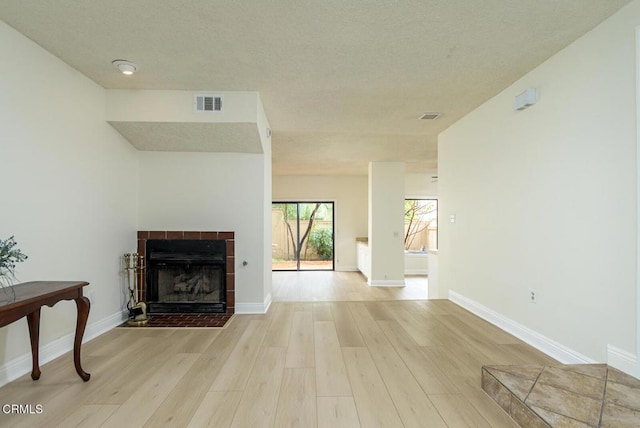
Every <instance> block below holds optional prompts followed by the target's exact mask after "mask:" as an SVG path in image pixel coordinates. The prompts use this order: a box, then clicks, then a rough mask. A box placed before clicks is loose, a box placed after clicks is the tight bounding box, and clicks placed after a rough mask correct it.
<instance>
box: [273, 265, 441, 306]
mask: <svg viewBox="0 0 640 428" xmlns="http://www.w3.org/2000/svg"><path fill="white" fill-rule="evenodd" d="M272 277H273V289H272V291H271V295H272V298H273V301H274V302H329V301H332V302H337V301H344V302H346V301H374V300H385V301H386V300H419V299H427V298H428V297H429V296H428V289H427V277H426V276H423V275H415V276H414V275H411V276H407V277H405V286H404V287H369V286H367V284H366V282H365V281H366V279H365V277H364V276H363V275H362V274H361V273H360V272H332V271H305V272H273V275H272Z"/></svg>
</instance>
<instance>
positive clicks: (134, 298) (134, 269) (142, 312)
mask: <svg viewBox="0 0 640 428" xmlns="http://www.w3.org/2000/svg"><path fill="white" fill-rule="evenodd" d="M124 271H125V274H126V276H127V288H128V290H129V300H128V301H127V309H128V310H129V321H127V323H128V324H129V325H131V326H143V325H147V324H148V323H149V317H148V316H147V304H146V303H145V302H143V301H142V290H141V289H140V276H141V275H144V257H143V256H142V255H140V254H138V253H126V254H125V255H124Z"/></svg>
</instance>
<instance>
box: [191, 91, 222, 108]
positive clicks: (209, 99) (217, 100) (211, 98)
mask: <svg viewBox="0 0 640 428" xmlns="http://www.w3.org/2000/svg"><path fill="white" fill-rule="evenodd" d="M194 107H195V111H196V112H212V113H213V112H221V111H222V97H221V96H220V95H204V94H199V95H196V96H195V100H194Z"/></svg>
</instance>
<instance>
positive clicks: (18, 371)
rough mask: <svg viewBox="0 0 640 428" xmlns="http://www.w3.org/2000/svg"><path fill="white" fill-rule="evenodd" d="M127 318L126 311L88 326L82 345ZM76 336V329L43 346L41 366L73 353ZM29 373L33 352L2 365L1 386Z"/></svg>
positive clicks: (0, 369) (0, 371) (41, 348)
mask: <svg viewBox="0 0 640 428" xmlns="http://www.w3.org/2000/svg"><path fill="white" fill-rule="evenodd" d="M127 318H128V317H127V312H126V311H123V312H116V313H115V314H112V315H109V316H108V317H106V318H103V319H101V320H99V321H96V322H93V323H91V324H87V327H86V328H85V330H84V335H83V337H82V343H85V342H88V341H89V340H91V339H94V338H96V337H98V336H100V335H101V334H104V333H106V332H107V331H109V330H111V329H112V328H114V327H117V326H119V325H120V324H122V323H123V322H125V321H126V320H127ZM75 335H76V332H75V328H74V331H73V332H72V333H69V334H66V335H64V336H62V337H61V338H59V339H56V340H53V341H51V342H49V343H47V344H45V345H41V346H40V349H39V360H40V366H42V365H44V364H46V363H48V362H49V361H52V360H54V359H56V358H58V357H59V356H60V355H63V354H65V353H67V352H69V351H72V350H73V342H74V339H75ZM27 373H31V352H28V353H26V354H23V355H21V356H19V357H17V358H14V359H13V360H11V361H7V362H6V363H4V364H2V365H0V386H3V385H6V384H7V383H9V382H11V381H13V380H16V379H17V378H19V377H20V376H22V375H25V374H27Z"/></svg>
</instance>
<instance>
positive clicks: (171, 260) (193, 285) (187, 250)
mask: <svg viewBox="0 0 640 428" xmlns="http://www.w3.org/2000/svg"><path fill="white" fill-rule="evenodd" d="M146 259H147V274H146V281H145V282H146V288H147V289H146V295H147V309H148V312H149V313H154V312H155V313H226V311H227V302H226V295H227V290H226V288H227V287H226V277H227V275H226V259H227V256H226V241H225V240H190V239H180V240H172V239H164V240H156V239H149V240H147V241H146Z"/></svg>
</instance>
